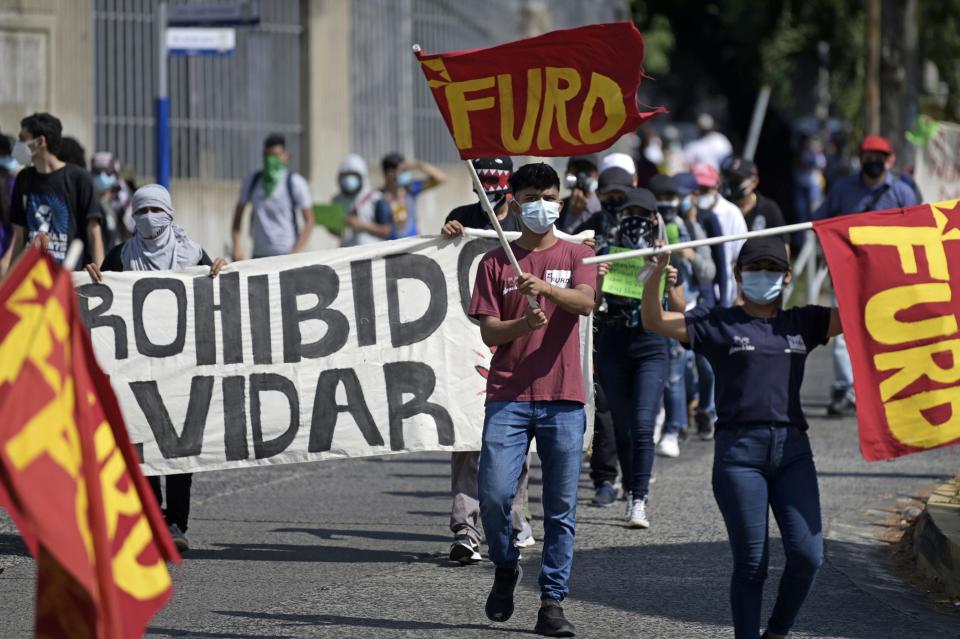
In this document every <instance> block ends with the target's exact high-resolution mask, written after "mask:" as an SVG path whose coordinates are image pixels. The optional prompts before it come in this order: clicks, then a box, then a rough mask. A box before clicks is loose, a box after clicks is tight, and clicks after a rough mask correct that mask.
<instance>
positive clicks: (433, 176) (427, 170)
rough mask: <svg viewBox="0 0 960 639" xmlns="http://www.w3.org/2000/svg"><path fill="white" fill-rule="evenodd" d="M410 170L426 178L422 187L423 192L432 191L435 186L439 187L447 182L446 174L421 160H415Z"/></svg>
mask: <svg viewBox="0 0 960 639" xmlns="http://www.w3.org/2000/svg"><path fill="white" fill-rule="evenodd" d="M412 168H415V169H417V170H418V171H420V172H421V173H423V174H424V175H426V176H427V181H426V182H425V183H424V185H423V189H422V190H423V191H426V190H427V189H432V188H433V187H435V186H440V185H441V184H443V183H444V182H446V181H447V174H446V173H444V172H443V171H441V170H440V169H438V168H437V167H435V166H434V165H432V164H430V163H429V162H424V161H423V160H417V161H416V162H414V163H413V166H412Z"/></svg>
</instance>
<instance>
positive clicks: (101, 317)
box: [77, 284, 127, 359]
mask: <svg viewBox="0 0 960 639" xmlns="http://www.w3.org/2000/svg"><path fill="white" fill-rule="evenodd" d="M77 297H78V299H79V301H80V318H81V319H82V320H83V323H84V324H86V325H87V328H88V329H90V331H91V332H93V329H95V328H100V327H101V326H104V327H107V328H110V329H112V330H113V353H114V358H115V359H127V323H126V322H124V321H123V318H122V317H120V316H119V315H107V314H106V312H107V311H109V310H110V307H111V306H113V291H111V290H110V287H109V286H107V285H106V284H84V285H83V286H81V287H80V288H78V289H77ZM93 297H95V298H98V299H100V300H102V301H101V302H100V304H98V305H97V306H96V307H94V308H90V298H93Z"/></svg>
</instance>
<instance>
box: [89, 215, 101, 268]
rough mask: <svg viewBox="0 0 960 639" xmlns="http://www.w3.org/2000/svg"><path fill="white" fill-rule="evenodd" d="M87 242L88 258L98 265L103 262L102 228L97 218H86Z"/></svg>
mask: <svg viewBox="0 0 960 639" xmlns="http://www.w3.org/2000/svg"><path fill="white" fill-rule="evenodd" d="M87 242H88V244H87V246H88V247H89V249H90V258H91V259H92V260H93V262H94V264H97V265H98V266H99V265H100V264H101V263H102V262H103V230H102V229H101V228H100V220H99V218H92V219H89V220H87Z"/></svg>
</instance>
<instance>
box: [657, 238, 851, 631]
mask: <svg viewBox="0 0 960 639" xmlns="http://www.w3.org/2000/svg"><path fill="white" fill-rule="evenodd" d="M668 260H669V256H658V257H657V258H656V260H655V263H656V268H655V269H654V270H653V271H652V272H651V274H650V280H651V281H655V280H656V278H657V277H659V275H660V274H661V273H663V270H664V268H666V267H667V264H668ZM790 277H791V274H790V262H789V261H788V259H787V251H786V247H785V246H784V244H783V242H782V241H781V240H780V238H776V237H758V238H753V239H750V240H748V241H747V242H746V244H744V246H743V249H742V250H741V251H740V255H739V258H738V260H737V265H736V278H737V282H739V283H741V284H742V287H743V297H742V302H740V303H738V305H736V306H734V307H732V308H720V307H716V308H713V309H705V308H696V309H694V310H692V311H689V312H688V313H686V315H684V314H683V313H678V312H671V311H665V310H664V309H663V307H662V306H661V304H660V298H659V296H658V295H656V294H655V293H654V292H653V291H651V290H650V289H649V288H647V289H646V290H645V291H644V298H643V306H642V311H643V322H644V325H645V326H647V327H648V328H649V329H650V330H651V331H655V332H656V333H658V334H660V335H663V336H665V337H670V338H673V339H676V340H679V341H680V342H683V343H685V344H688V345H689V346H690V348H691V349H693V350H694V352H697V353H702V354H703V355H704V356H706V357H707V359H709V360H710V363H711V364H712V365H713V368H714V370H716V372H717V412H718V414H719V418H718V421H717V433H716V437H715V439H716V443H715V448H714V457H713V494H714V497H715V499H716V501H717V505H718V506H719V507H720V512H721V514H722V515H723V519H724V522H725V524H726V528H727V533H728V535H729V539H730V547H731V549H732V551H733V564H734V568H733V579H732V581H731V584H730V604H731V608H732V611H733V624H734V629H735V635H736V637H737V639H755V638H756V637H757V636H758V635H759V634H760V618H761V617H760V612H761V607H762V604H763V586H764V581H765V580H766V576H767V564H768V561H769V559H768V547H769V540H768V535H767V525H768V518H769V515H768V512H769V510H770V509H772V510H773V514H774V516H775V517H776V520H777V524H778V526H779V528H780V535H781V537H782V538H783V546H784V554H785V555H786V565H785V567H784V570H783V576H782V577H781V579H780V586H779V590H778V593H777V600H776V603H775V604H774V606H773V610H772V612H771V614H770V617H769V620H768V622H767V629H766V632H765V633H764V635H763V637H764V638H769V639H782V638H783V637H786V636H787V634H788V633H789V632H790V630H791V628H792V627H793V624H794V620H795V619H796V616H797V613H798V612H799V611H800V607H801V606H802V605H803V602H804V600H805V599H806V598H807V595H808V594H809V593H810V590H811V588H812V587H813V581H814V577H815V576H816V574H817V571H818V569H819V568H820V565H821V563H822V562H823V526H822V522H821V516H820V498H819V490H818V486H817V471H816V468H815V466H814V462H813V453H812V452H811V449H810V440H809V438H808V437H807V422H806V419H805V418H804V415H803V409H802V407H801V404H800V387H801V384H802V382H803V372H804V365H805V362H806V359H807V355H808V353H809V352H810V351H811V350H813V349H814V348H815V347H816V346H819V345H822V344H826V343H827V340H828V339H829V338H830V337H833V336H835V335H839V334H840V332H841V330H842V329H841V326H840V317H839V314H838V313H837V310H836V309H830V308H826V307H823V306H803V307H796V308H791V309H789V310H783V287H784V285H785V284H787V283H789V281H790Z"/></svg>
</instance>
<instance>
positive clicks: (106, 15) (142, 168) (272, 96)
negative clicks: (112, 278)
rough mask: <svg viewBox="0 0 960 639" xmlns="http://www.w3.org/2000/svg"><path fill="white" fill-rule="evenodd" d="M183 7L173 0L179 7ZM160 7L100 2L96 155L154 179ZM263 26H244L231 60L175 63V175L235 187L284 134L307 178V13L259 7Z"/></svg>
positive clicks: (273, 0)
mask: <svg viewBox="0 0 960 639" xmlns="http://www.w3.org/2000/svg"><path fill="white" fill-rule="evenodd" d="M183 2H185V0H171V2H170V3H169V4H171V5H173V4H180V3H183ZM156 6H157V0H94V12H93V19H94V38H95V71H94V78H95V83H96V93H95V106H94V112H95V133H94V135H95V138H94V143H95V146H96V150H102V151H112V152H114V153H115V155H116V156H117V157H118V158H119V159H120V160H121V161H123V162H124V163H125V164H129V165H132V166H133V167H134V168H135V170H136V172H137V173H138V174H139V175H149V176H152V175H153V174H154V124H153V97H154V94H155V91H156V79H157V78H156V74H157V42H156V37H157V33H156V27H155V25H154V15H155V11H156ZM261 12H262V21H261V23H260V24H259V25H258V26H256V27H252V28H245V27H240V28H237V48H236V52H235V53H234V54H233V55H232V56H228V57H209V58H205V57H193V58H185V57H172V58H171V60H170V67H169V69H170V78H169V92H170V103H171V138H172V139H171V144H172V158H171V175H172V177H174V178H177V179H202V180H234V179H239V178H241V177H243V175H244V174H245V173H246V172H248V171H250V170H251V169H252V168H254V167H256V166H258V165H259V164H260V153H261V145H262V142H263V138H264V137H266V135H267V134H268V133H270V132H278V133H283V134H285V135H286V138H287V146H288V148H289V150H290V152H291V156H292V161H291V164H292V166H293V167H294V168H295V169H297V170H301V171H303V170H304V169H305V168H306V167H305V166H303V162H302V160H303V157H304V155H303V154H302V153H301V150H302V149H303V148H304V144H305V141H304V129H305V127H304V96H305V95H306V93H307V91H306V89H305V78H304V69H305V63H304V61H303V56H304V51H305V47H304V28H303V14H304V7H303V4H302V3H301V2H300V0H269V2H263V3H261Z"/></svg>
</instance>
